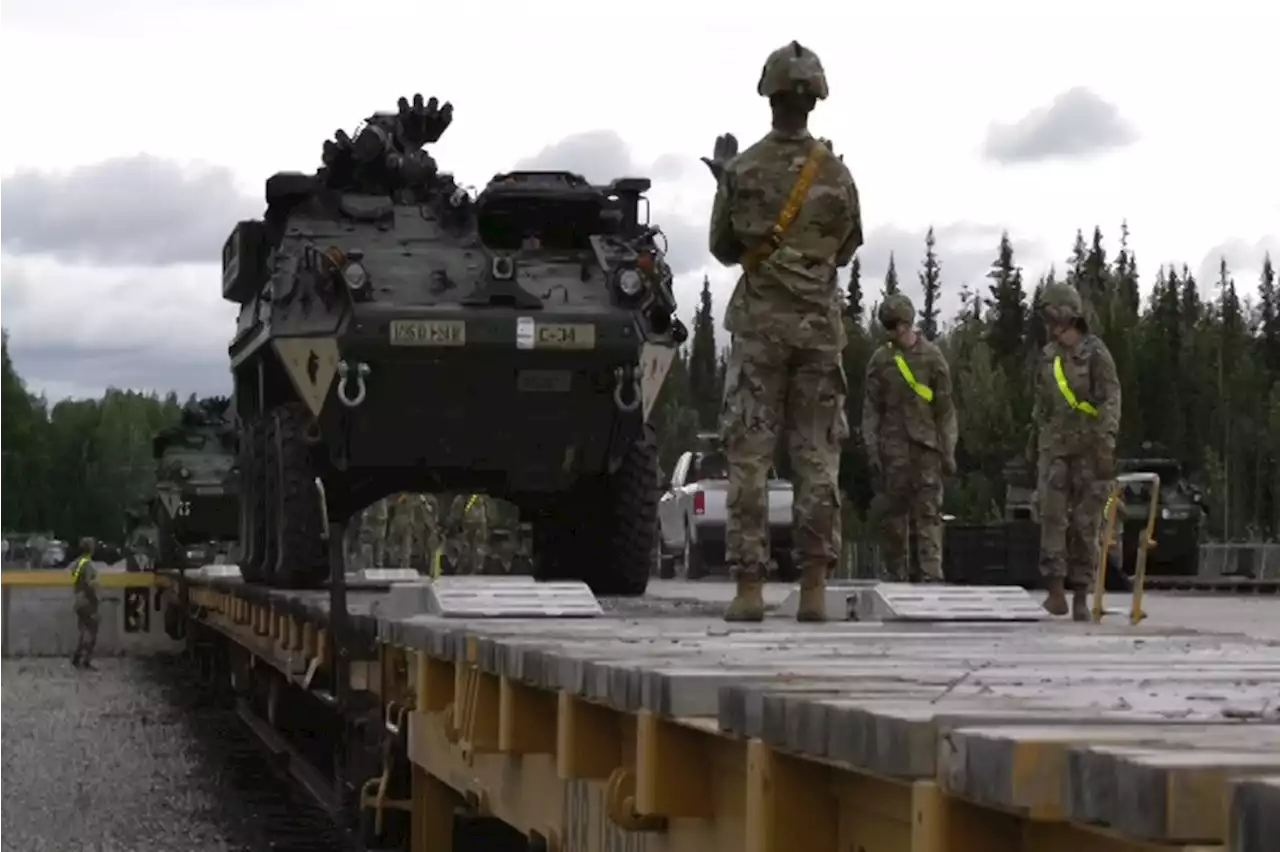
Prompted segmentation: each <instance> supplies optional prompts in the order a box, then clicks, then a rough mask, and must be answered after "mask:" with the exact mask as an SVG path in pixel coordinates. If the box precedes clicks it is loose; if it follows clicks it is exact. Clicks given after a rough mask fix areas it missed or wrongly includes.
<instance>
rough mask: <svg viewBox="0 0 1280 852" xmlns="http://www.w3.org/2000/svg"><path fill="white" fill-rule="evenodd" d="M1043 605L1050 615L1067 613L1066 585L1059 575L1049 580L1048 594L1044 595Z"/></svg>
mask: <svg viewBox="0 0 1280 852" xmlns="http://www.w3.org/2000/svg"><path fill="white" fill-rule="evenodd" d="M1043 606H1044V608H1045V610H1047V611H1048V613H1049V614H1050V615H1066V614H1067V587H1066V582H1065V581H1064V580H1063V579H1062V578H1061V577H1053V578H1051V579H1050V580H1049V594H1047V595H1046V596H1045V599H1044V604H1043Z"/></svg>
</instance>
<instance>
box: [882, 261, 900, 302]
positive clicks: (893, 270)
mask: <svg viewBox="0 0 1280 852" xmlns="http://www.w3.org/2000/svg"><path fill="white" fill-rule="evenodd" d="M897 292H898V267H897V265H896V264H895V262H894V259H893V252H889V269H888V270H887V271H886V272H885V273H884V295H885V296H891V295H893V294H894V293H897Z"/></svg>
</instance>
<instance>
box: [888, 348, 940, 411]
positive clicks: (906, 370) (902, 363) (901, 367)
mask: <svg viewBox="0 0 1280 852" xmlns="http://www.w3.org/2000/svg"><path fill="white" fill-rule="evenodd" d="M890 345H892V344H890ZM893 360H894V361H896V362H897V364H898V372H899V373H901V374H902V378H903V379H905V380H906V382H907V384H908V385H910V386H911V389H912V390H913V391H915V392H916V393H917V394H919V396H920V398H921V399H923V400H924V401H925V402H933V388H931V387H929V386H928V385H922V384H920V382H918V381H916V374H915V373H913V372H911V365H910V364H908V363H907V359H906V358H904V357H902V353H901V352H895V353H893Z"/></svg>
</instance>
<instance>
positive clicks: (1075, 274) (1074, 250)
mask: <svg viewBox="0 0 1280 852" xmlns="http://www.w3.org/2000/svg"><path fill="white" fill-rule="evenodd" d="M1088 258H1089V248H1088V246H1086V245H1085V242H1084V231H1081V230H1079V229H1077V230H1076V241H1075V243H1074V244H1073V245H1072V246H1071V256H1070V257H1069V258H1067V277H1066V282H1067V283H1068V284H1070V285H1071V286H1072V287H1075V288H1076V289H1077V290H1080V279H1081V278H1082V277H1084V265H1085V261H1086V260H1088ZM1080 295H1081V296H1083V295H1084V293H1083V292H1081V294H1080Z"/></svg>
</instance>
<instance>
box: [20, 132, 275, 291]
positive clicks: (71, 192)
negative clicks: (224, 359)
mask: <svg viewBox="0 0 1280 852" xmlns="http://www.w3.org/2000/svg"><path fill="white" fill-rule="evenodd" d="M0 194H2V195H0V197H2V203H3V217H4V221H5V222H7V223H8V224H7V225H5V228H4V232H3V238H2V239H3V246H4V248H5V250H6V251H7V252H8V253H10V254H14V255H32V254H42V255H48V256H51V257H54V258H57V259H58V260H60V261H63V262H65V263H89V264H95V265H101V266H124V265H130V266H167V265H170V264H175V263H199V262H209V261H215V260H217V258H218V257H219V254H220V252H221V250H222V243H223V241H224V240H226V238H227V235H228V234H229V233H230V231H231V226H232V225H233V224H234V223H235V222H236V220H237V219H241V218H246V217H248V216H254V215H257V214H258V213H260V212H261V209H262V203H261V202H258V201H255V200H254V199H252V198H249V197H248V196H247V195H245V194H244V193H243V192H241V191H240V189H239V188H238V187H237V186H236V183H235V180H234V177H233V175H232V173H231V171H230V170H229V169H226V168H223V167H219V166H206V167H200V168H196V167H191V168H186V167H183V166H182V165H180V164H179V163H176V162H174V161H172V160H167V159H163V158H160V157H154V156H151V155H149V154H137V155H135V156H132V157H121V158H116V159H111V160H104V161H102V162H99V163H95V164H93V165H88V166H80V167H78V168H75V169H72V170H71V171H68V172H63V173H55V172H42V171H34V170H23V171H19V172H17V173H15V174H13V175H11V176H9V177H6V178H4V181H3V187H0Z"/></svg>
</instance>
